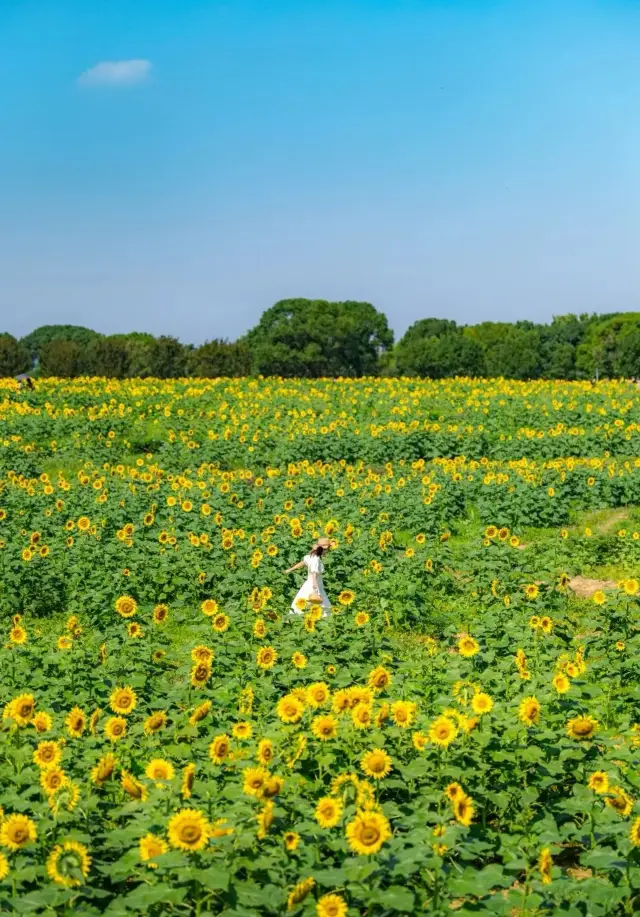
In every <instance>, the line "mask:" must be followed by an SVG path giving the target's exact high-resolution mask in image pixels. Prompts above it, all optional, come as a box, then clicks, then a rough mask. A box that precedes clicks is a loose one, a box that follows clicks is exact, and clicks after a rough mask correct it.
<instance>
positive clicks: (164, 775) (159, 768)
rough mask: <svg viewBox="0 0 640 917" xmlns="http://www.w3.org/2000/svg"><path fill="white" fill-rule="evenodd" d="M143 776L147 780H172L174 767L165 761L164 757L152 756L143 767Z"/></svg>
mask: <svg viewBox="0 0 640 917" xmlns="http://www.w3.org/2000/svg"><path fill="white" fill-rule="evenodd" d="M144 773H145V777H148V778H149V780H164V781H168V780H173V778H174V776H175V769H174V767H173V764H171V763H170V762H169V761H165V760H164V758H153V759H152V760H151V761H149V763H148V764H147V766H146V768H145V771H144Z"/></svg>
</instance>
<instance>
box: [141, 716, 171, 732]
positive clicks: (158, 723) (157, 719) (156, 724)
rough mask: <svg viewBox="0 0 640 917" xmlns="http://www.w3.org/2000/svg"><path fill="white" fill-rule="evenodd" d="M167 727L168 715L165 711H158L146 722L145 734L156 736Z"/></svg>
mask: <svg viewBox="0 0 640 917" xmlns="http://www.w3.org/2000/svg"><path fill="white" fill-rule="evenodd" d="M166 725H167V714H166V713H165V712H164V710H156V712H155V713H152V714H150V715H149V716H148V717H147V718H146V720H145V721H144V734H145V735H146V736H152V735H155V733H156V732H159V731H160V730H161V729H163V728H164V727H165V726H166Z"/></svg>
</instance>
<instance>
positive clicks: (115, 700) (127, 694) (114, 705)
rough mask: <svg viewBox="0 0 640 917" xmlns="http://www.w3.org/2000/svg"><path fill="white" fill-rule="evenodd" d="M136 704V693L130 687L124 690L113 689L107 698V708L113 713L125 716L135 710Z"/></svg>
mask: <svg viewBox="0 0 640 917" xmlns="http://www.w3.org/2000/svg"><path fill="white" fill-rule="evenodd" d="M136 703H137V697H136V693H135V691H134V690H133V688H132V687H131V686H130V685H127V686H126V687H125V688H115V689H114V690H113V691H112V692H111V697H110V698H109V706H110V707H111V709H112V710H113V712H114V713H120V714H123V715H125V716H126V715H127V714H129V713H131V712H132V711H133V710H135V707H136Z"/></svg>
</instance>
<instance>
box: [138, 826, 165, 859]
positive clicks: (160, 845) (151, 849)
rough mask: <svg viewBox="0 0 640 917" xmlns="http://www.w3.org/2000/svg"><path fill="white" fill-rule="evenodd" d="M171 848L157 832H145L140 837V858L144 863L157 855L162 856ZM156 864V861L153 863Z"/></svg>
mask: <svg viewBox="0 0 640 917" xmlns="http://www.w3.org/2000/svg"><path fill="white" fill-rule="evenodd" d="M168 849H169V845H168V844H167V842H166V841H165V840H163V839H162V838H161V837H158V835H157V834H145V836H144V837H141V838H140V859H141V860H142V861H143V863H146V862H148V861H149V860H153V859H154V858H155V857H159V856H162V854H163V853H166V852H167V850H168ZM151 865H152V866H155V863H153V864H151Z"/></svg>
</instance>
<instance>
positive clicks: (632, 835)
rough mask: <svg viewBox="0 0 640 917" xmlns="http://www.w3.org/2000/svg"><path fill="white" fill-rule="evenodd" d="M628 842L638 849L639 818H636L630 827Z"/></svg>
mask: <svg viewBox="0 0 640 917" xmlns="http://www.w3.org/2000/svg"><path fill="white" fill-rule="evenodd" d="M629 840H630V841H631V843H632V844H633V846H634V847H640V818H636V820H635V821H634V822H633V824H632V825H631V828H630V829H629Z"/></svg>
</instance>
